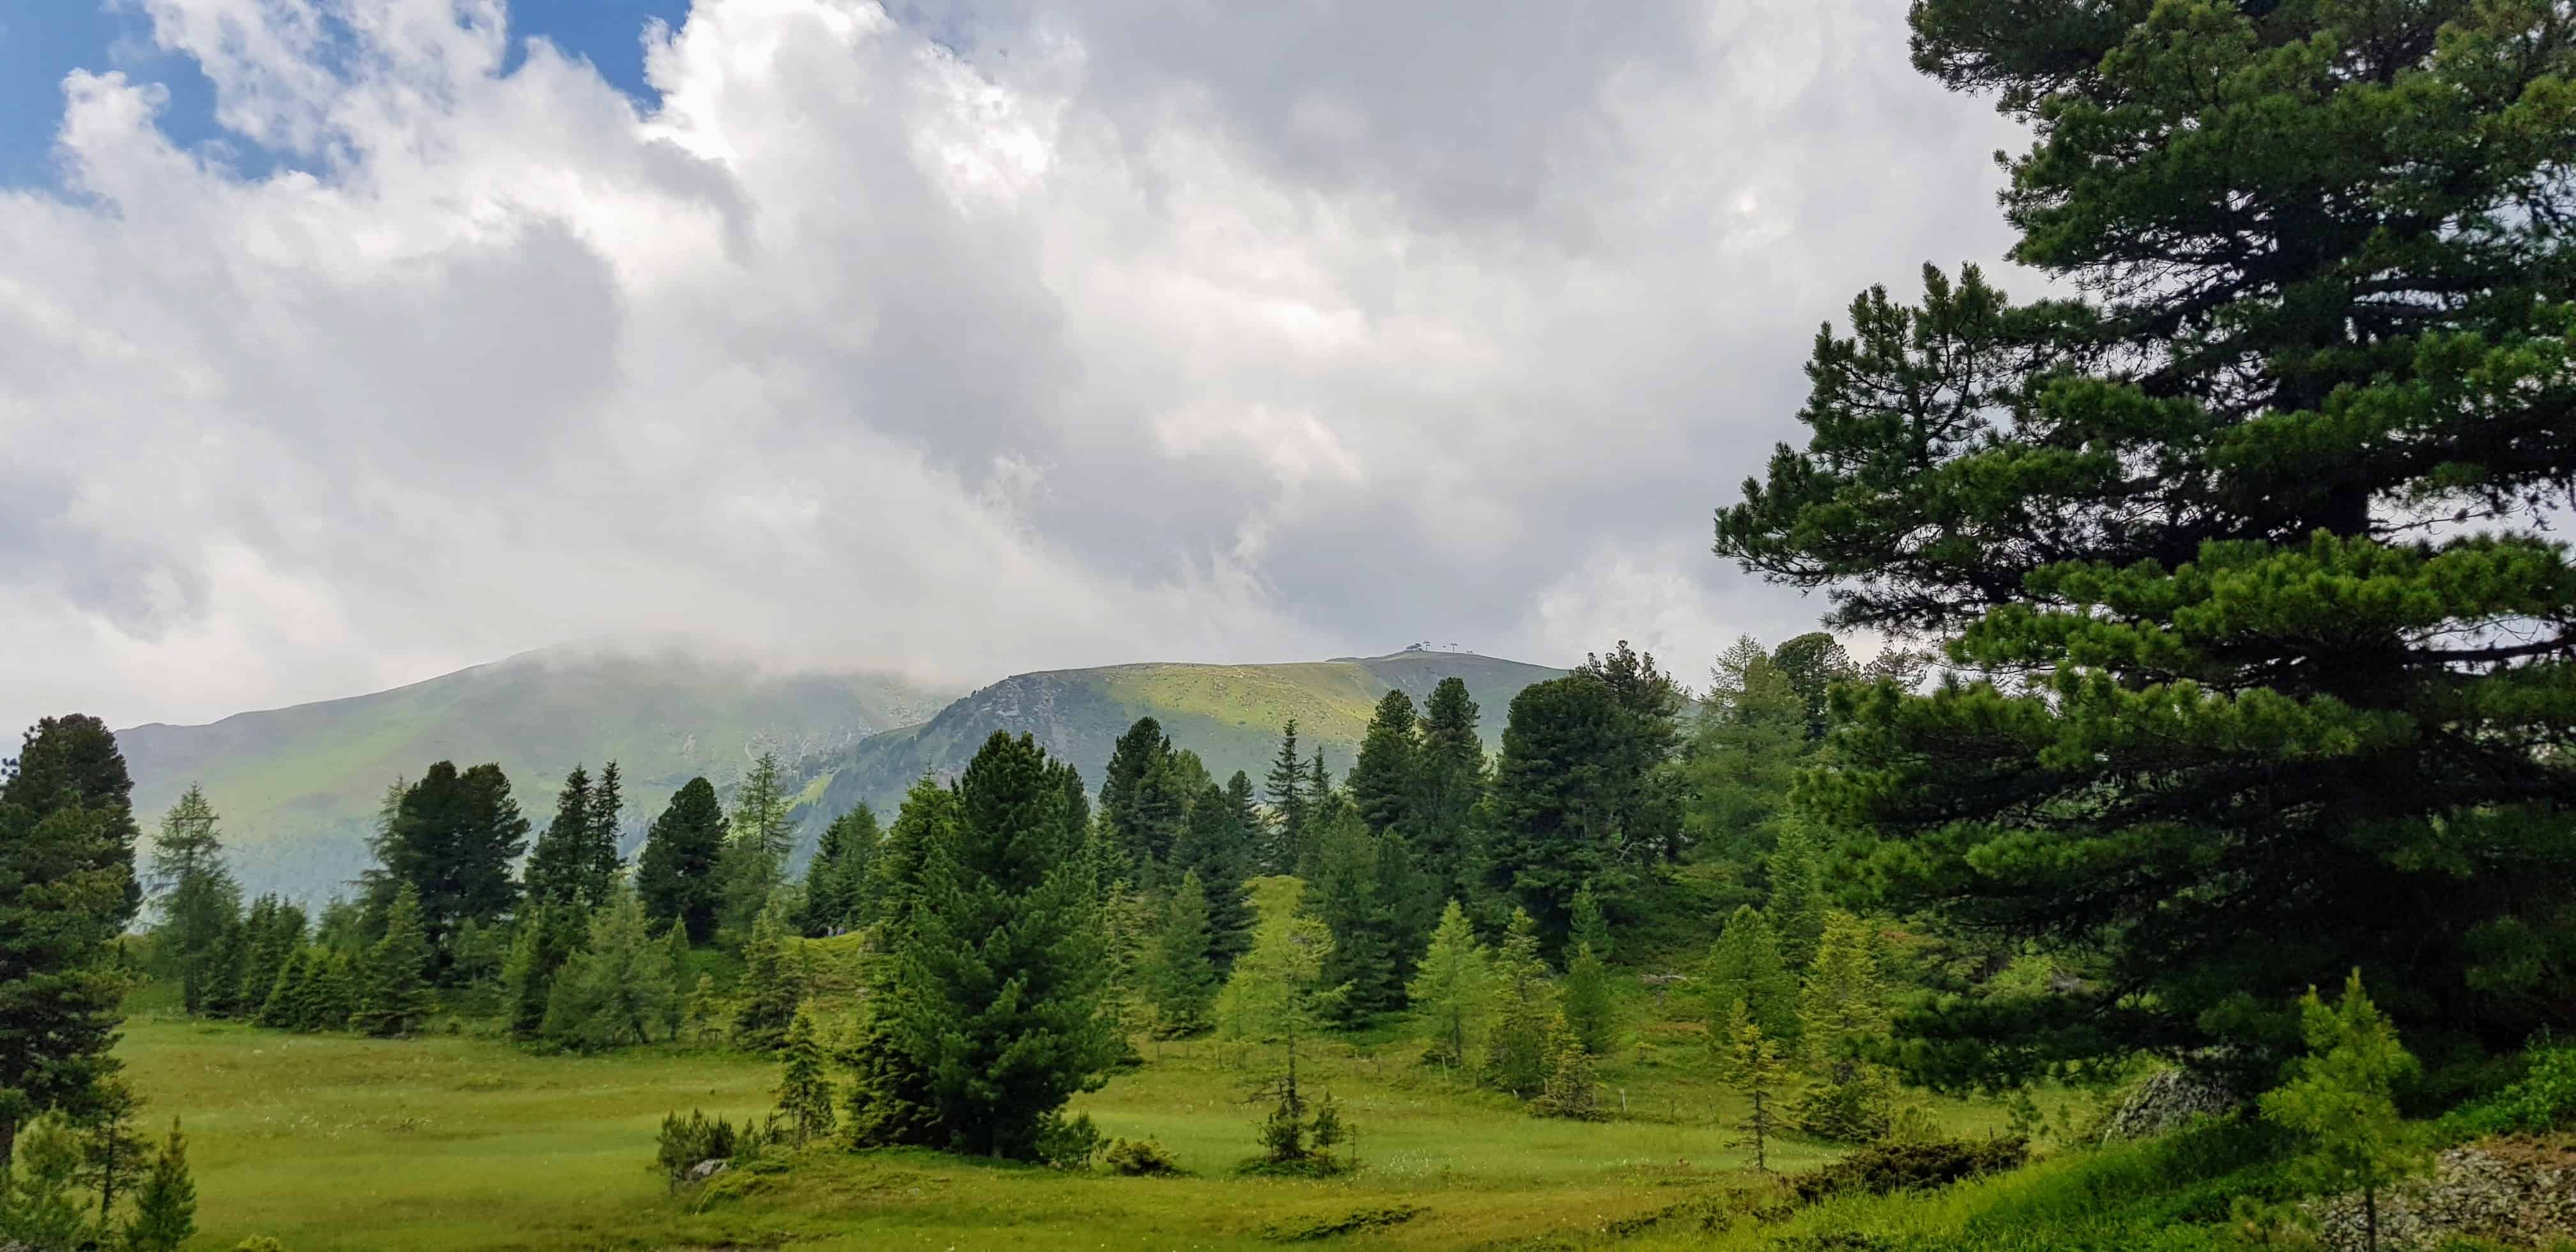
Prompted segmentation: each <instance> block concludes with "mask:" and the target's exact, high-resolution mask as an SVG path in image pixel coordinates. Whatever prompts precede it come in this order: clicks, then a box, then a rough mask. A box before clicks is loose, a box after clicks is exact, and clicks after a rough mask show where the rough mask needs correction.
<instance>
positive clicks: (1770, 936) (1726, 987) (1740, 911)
mask: <svg viewBox="0 0 2576 1252" xmlns="http://www.w3.org/2000/svg"><path fill="white" fill-rule="evenodd" d="M1701 982H1702V984H1703V985H1704V986H1705V987H1706V988H1707V994H1708V1022H1709V1028H1710V1030H1711V1032H1712V1034H1711V1037H1712V1038H1713V1039H1715V1040H1716V1041H1717V1042H1718V1045H1719V1046H1720V1047H1721V1048H1724V1047H1732V1046H1733V1044H1731V1043H1730V1042H1728V1036H1727V1035H1726V1034H1725V1033H1724V1032H1723V1031H1720V1030H1719V1029H1718V1028H1719V1026H1720V1025H1721V1024H1723V1023H1725V1022H1726V1021H1728V1020H1729V1019H1730V1017H1731V1015H1732V1014H1733V1013H1734V1011H1735V1006H1736V1005H1739V1004H1740V1005H1743V1006H1744V1010H1745V1014H1746V1016H1747V1017H1748V1018H1749V1019H1750V1020H1751V1021H1752V1022H1753V1024H1754V1025H1756V1026H1759V1027H1761V1028H1762V1033H1763V1035H1764V1037H1766V1038H1769V1039H1773V1040H1778V1041H1787V1040H1790V1039H1794V1038H1796V1037H1797V1034H1798V979H1797V976H1796V975H1794V974H1791V973H1790V972H1789V970H1788V967H1787V965H1786V964H1784V963H1783V962H1782V960H1781V957H1780V941H1779V937H1778V936H1777V935H1775V934H1774V933H1773V932H1772V930H1771V924H1770V922H1769V921H1768V920H1767V919H1765V918H1764V917H1763V916H1762V914H1761V913H1760V912H1759V911H1757V910H1756V909H1754V908H1753V906H1751V905H1749V904H1748V905H1744V906H1742V907H1739V908H1737V909H1736V910H1735V913H1734V915H1733V916H1731V917H1729V918H1727V919H1726V928H1725V929H1724V930H1722V931H1720V932H1719V933H1718V937H1717V943H1716V944H1715V945H1713V946H1712V947H1711V948H1710V949H1709V954H1708V965H1707V967H1706V969H1705V970H1704V971H1703V972H1702V974H1701Z"/></svg>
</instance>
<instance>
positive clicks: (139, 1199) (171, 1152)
mask: <svg viewBox="0 0 2576 1252" xmlns="http://www.w3.org/2000/svg"><path fill="white" fill-rule="evenodd" d="M196 1232H197V1184H196V1181H195V1180H194V1179H193V1178H191V1177H190V1176H189V1174H188V1139H187V1136H185V1135H183V1134H181V1133H180V1132H179V1119H178V1118H176V1117H173V1118H171V1119H170V1137H169V1138H167V1139H164V1140H162V1141H161V1150H160V1152H159V1153H158V1154H156V1155H155V1156H154V1157H153V1158H152V1172H151V1173H149V1174H146V1175H145V1176H144V1178H143V1185H142V1187H141V1188H140V1189H139V1190H138V1191H137V1192H136V1193H135V1198H134V1218H133V1220H132V1221H129V1222H127V1223H126V1224H125V1246H126V1247H127V1248H128V1249H130V1252H179V1249H180V1247H181V1246H182V1245H184V1244H186V1243H187V1242H188V1236H190V1235H193V1234H195V1233H196Z"/></svg>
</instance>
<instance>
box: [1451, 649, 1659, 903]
mask: <svg viewBox="0 0 2576 1252" xmlns="http://www.w3.org/2000/svg"><path fill="white" fill-rule="evenodd" d="M1624 716H1625V714H1623V713H1622V711H1621V710H1620V708H1619V704H1618V697H1617V694H1616V693H1615V692H1614V691H1613V689H1612V688H1611V686H1610V685H1609V684H1608V683H1606V682H1603V681H1602V680H1600V679H1599V678H1596V677H1592V676H1589V675H1585V674H1575V675H1571V676H1568V677H1565V678H1558V679H1553V680H1550V681H1548V682H1543V683H1533V684H1531V685H1530V686H1528V687H1524V688H1522V689H1521V692H1520V694H1519V695H1517V696H1514V697H1512V707H1511V718H1510V720H1509V721H1508V722H1507V723H1505V725H1504V727H1503V752H1502V756H1501V757H1500V758H1499V759H1498V760H1497V761H1496V762H1495V765H1494V780H1493V785H1492V787H1491V789H1490V790H1489V791H1488V792H1487V793H1486V797H1485V807H1484V809H1483V811H1482V813H1481V814H1480V817H1479V820H1480V823H1481V825H1482V826H1483V828H1484V832H1485V840H1484V849H1483V851H1484V879H1485V885H1486V886H1487V887H1488V888H1490V889H1491V890H1492V891H1493V892H1495V893H1496V894H1498V895H1500V896H1502V897H1503V898H1504V899H1506V900H1508V901H1510V902H1512V903H1513V904H1515V905H1517V906H1518V907H1520V908H1521V909H1523V910H1525V911H1527V912H1528V913H1529V914H1530V916H1531V918H1532V919H1533V920H1535V921H1536V922H1537V923H1538V927H1539V934H1540V936H1541V937H1542V940H1543V941H1544V942H1545V943H1546V944H1547V946H1548V947H1550V948H1551V949H1553V948H1554V947H1556V946H1558V945H1559V944H1561V943H1562V942H1563V940H1564V938H1565V934H1566V931H1567V929H1568V928H1569V927H1570V926H1571V925H1572V922H1573V905H1574V893H1575V892H1576V891H1577V890H1579V889H1581V888H1582V887H1583V886H1584V885H1586V884H1591V885H1592V887H1593V889H1594V890H1595V891H1603V890H1605V888H1606V887H1607V886H1608V883H1609V879H1610V876H1611V875H1613V874H1614V873H1616V872H1617V871H1618V868H1619V865H1618V860H1619V855H1620V839H1621V832H1620V830H1619V828H1618V826H1617V825H1616V822H1615V818H1614V814H1615V812H1616V811H1617V800H1618V798H1619V797H1618V796H1617V794H1616V792H1617V790H1618V788H1617V787H1616V786H1615V784H1614V780H1613V778H1612V775H1613V773H1614V772H1615V767H1616V766H1617V764H1618V763H1619V762H1620V761H1621V760H1623V759H1624V757H1625V755H1626V753H1627V745H1626V744H1625V742H1624V740H1623V738H1622V736H1621V735H1620V733H1619V724H1620V722H1621V719H1622V718H1623V717H1624Z"/></svg>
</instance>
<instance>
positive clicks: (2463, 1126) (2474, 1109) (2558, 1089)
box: [2442, 1046, 2576, 1139]
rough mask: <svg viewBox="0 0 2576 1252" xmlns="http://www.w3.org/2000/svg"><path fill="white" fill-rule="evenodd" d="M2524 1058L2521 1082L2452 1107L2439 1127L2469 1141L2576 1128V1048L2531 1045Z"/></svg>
mask: <svg viewBox="0 0 2576 1252" xmlns="http://www.w3.org/2000/svg"><path fill="white" fill-rule="evenodd" d="M2526 1059H2527V1060H2528V1061H2529V1068H2528V1069H2527V1070H2526V1071H2525V1072H2524V1074H2523V1077H2522V1081H2520V1082H2517V1083H2515V1084H2513V1085H2512V1086H2509V1087H2506V1088H2505V1089H2503V1090H2502V1091H2498V1092H2496V1093H2495V1094H2494V1095H2491V1096H2487V1097H2486V1098H2484V1099H2480V1100H2474V1101H2471V1102H2469V1103H2468V1104H2464V1105H2462V1106H2460V1107H2459V1108H2457V1109H2454V1110H2452V1111H2451V1113H2450V1115H2449V1116H2447V1117H2444V1118H2443V1119H2442V1129H2443V1130H2444V1131H2445V1132H2446V1133H2448V1134H2451V1135H2453V1136H2456V1137H2458V1138H2463V1139H2469V1138H2476V1137H2477V1136H2480V1135H2505V1134H2539V1133H2542V1132H2544V1131H2550V1130H2556V1129H2558V1128H2560V1127H2563V1126H2576V1047H2570V1046H2560V1047H2554V1048H2534V1049H2532V1051H2531V1053H2530V1055H2529V1056H2528V1057H2527V1058H2526Z"/></svg>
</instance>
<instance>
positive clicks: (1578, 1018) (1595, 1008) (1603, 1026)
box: [1565, 943, 1619, 1056]
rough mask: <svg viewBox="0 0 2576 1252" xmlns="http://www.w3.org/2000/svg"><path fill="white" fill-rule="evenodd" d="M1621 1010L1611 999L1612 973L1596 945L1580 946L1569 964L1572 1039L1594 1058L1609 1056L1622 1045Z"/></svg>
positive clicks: (1568, 1028)
mask: <svg viewBox="0 0 2576 1252" xmlns="http://www.w3.org/2000/svg"><path fill="white" fill-rule="evenodd" d="M1618 1027H1619V1022H1618V1008H1617V1006H1616V1005H1614V1004H1613V1003H1612V1002H1611V999H1610V971H1609V969H1608V968H1607V967H1605V966H1604V965H1602V963H1601V957H1600V956H1599V955H1598V954H1596V953H1595V952H1593V950H1592V945H1591V944H1588V943H1578V944H1576V945H1575V947H1574V956H1573V958H1572V959H1570V960H1568V961H1567V962H1566V963H1565V1028H1566V1031H1567V1034H1568V1037H1570V1038H1572V1039H1573V1040H1574V1042H1575V1043H1576V1044H1578V1045H1580V1046H1581V1047H1582V1048H1583V1050H1584V1051H1586V1052H1589V1053H1591V1054H1592V1055H1594V1056H1607V1055H1609V1053H1610V1049H1611V1048H1612V1047H1615V1046H1616V1045H1617V1043H1618Z"/></svg>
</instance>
